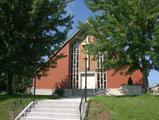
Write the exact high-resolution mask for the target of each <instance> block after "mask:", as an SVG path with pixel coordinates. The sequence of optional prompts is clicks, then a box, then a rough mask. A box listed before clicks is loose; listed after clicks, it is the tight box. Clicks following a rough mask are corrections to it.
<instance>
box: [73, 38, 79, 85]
mask: <svg viewBox="0 0 159 120" xmlns="http://www.w3.org/2000/svg"><path fill="white" fill-rule="evenodd" d="M78 52H79V41H78V40H75V41H74V43H73V44H72V49H71V53H72V55H71V56H72V63H71V66H72V67H71V86H72V88H78V85H79V79H78V76H79V73H78V71H79V67H78V66H79V65H78V64H79V62H78V61H79V57H78V55H79V54H78Z"/></svg>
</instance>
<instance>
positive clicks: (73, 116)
mask: <svg viewBox="0 0 159 120" xmlns="http://www.w3.org/2000/svg"><path fill="white" fill-rule="evenodd" d="M27 116H28V117H37V116H38V117H47V118H70V119H79V114H72V113H70V114H64V113H58V114H56V113H43V112H30V113H28V114H27Z"/></svg>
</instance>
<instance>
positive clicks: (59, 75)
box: [36, 43, 70, 89]
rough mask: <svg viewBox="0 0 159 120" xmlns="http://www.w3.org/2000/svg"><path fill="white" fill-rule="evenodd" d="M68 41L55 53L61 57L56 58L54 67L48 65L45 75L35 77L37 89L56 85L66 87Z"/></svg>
mask: <svg viewBox="0 0 159 120" xmlns="http://www.w3.org/2000/svg"><path fill="white" fill-rule="evenodd" d="M69 47H70V45H69V43H67V44H66V45H65V46H64V47H63V48H62V49H61V50H60V51H59V52H58V53H57V55H62V56H63V57H61V58H59V59H57V61H56V62H57V64H55V67H50V68H49V70H48V71H47V72H46V75H45V76H42V77H41V78H39V79H37V84H36V88H37V89H40V88H41V89H52V88H57V87H63V88H67V87H68V80H69V57H70V55H69ZM54 58H55V57H54Z"/></svg>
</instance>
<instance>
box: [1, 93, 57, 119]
mask: <svg viewBox="0 0 159 120" xmlns="http://www.w3.org/2000/svg"><path fill="white" fill-rule="evenodd" d="M36 98H37V99H55V98H58V97H53V96H36ZM19 99H22V102H20V103H21V104H22V105H24V106H26V105H27V104H28V103H29V102H30V101H31V100H33V96H22V95H14V96H13V95H12V96H11V95H0V120H11V118H12V117H13V115H14V114H13V112H12V105H13V103H14V102H15V101H17V100H19ZM18 106H19V105H18ZM21 109H22V108H21V107H18V110H19V111H20V110H21Z"/></svg>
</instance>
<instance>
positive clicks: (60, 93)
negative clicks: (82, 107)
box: [55, 88, 65, 96]
mask: <svg viewBox="0 0 159 120" xmlns="http://www.w3.org/2000/svg"><path fill="white" fill-rule="evenodd" d="M55 94H57V95H58V96H63V95H64V94H65V92H64V90H63V89H62V88H57V89H56V90H55Z"/></svg>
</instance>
